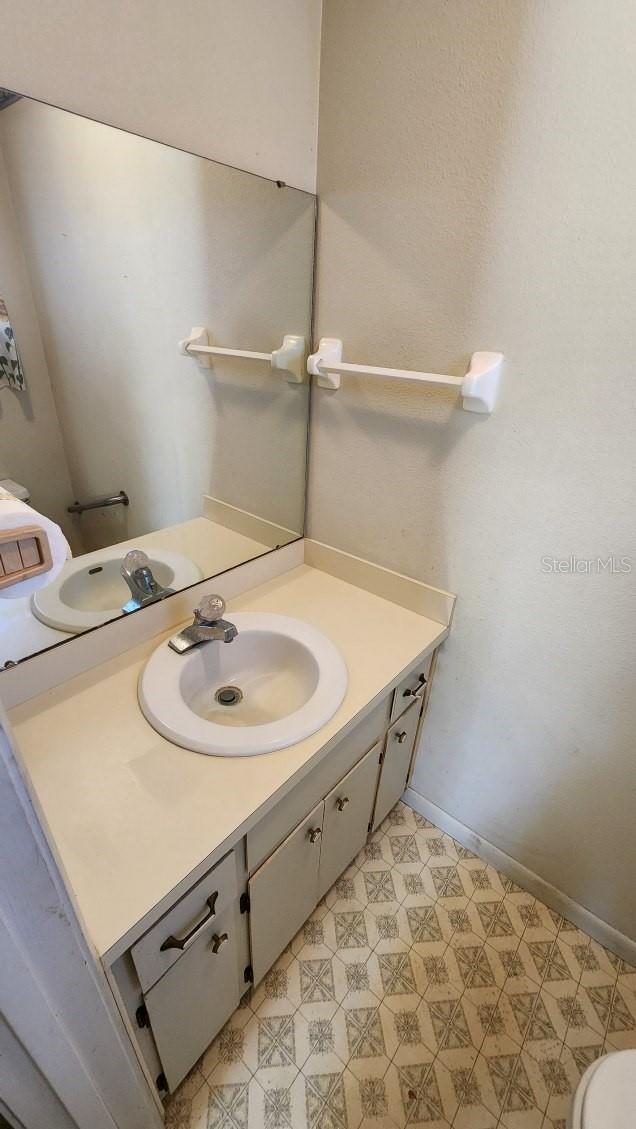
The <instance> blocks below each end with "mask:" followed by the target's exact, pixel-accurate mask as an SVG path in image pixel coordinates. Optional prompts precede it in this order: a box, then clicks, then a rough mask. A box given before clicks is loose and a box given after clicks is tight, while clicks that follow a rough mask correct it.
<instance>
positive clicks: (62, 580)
mask: <svg viewBox="0 0 636 1129" xmlns="http://www.w3.org/2000/svg"><path fill="white" fill-rule="evenodd" d="M124 556H125V550H122V548H121V547H118V546H117V545H114V546H110V547H109V548H107V549H99V550H98V551H97V552H94V553H87V554H85V555H84V556H82V557H78V559H77V560H76V561H68V562H67V564H65V565H64V568H63V569H62V571H61V573H60V574H59V576H58V577H57V578H56V580H54V581H53V583H52V584H48V585H46V586H45V587H44V588H40V589H39V591H38V592H35V593H34V594H33V596H32V597H31V607H32V610H33V614H34V615H35V616H36V617H37V618H38V619H39V620H40V621H41V622H42V623H46V624H47V626H48V627H56V628H57V629H58V630H59V631H70V632H77V631H86V630H87V629H88V628H89V627H98V626H99V625H100V624H101V623H106V622H107V621H108V620H109V619H114V618H115V617H117V616H120V615H121V611H122V605H123V604H125V603H126V601H127V600H128V599H129V598H130V592H129V590H128V586H127V585H126V582H125V580H124V578H123V577H122V575H121V565H122V561H123V559H124ZM148 558H149V563H150V567H151V569H152V573H153V576H154V577H155V579H156V580H157V582H158V583H159V584H160V585H161V586H162V587H163V588H175V589H178V588H187V587H188V585H190V584H196V583H197V582H198V581H199V580H201V571H200V569H199V568H198V567H197V565H195V564H194V562H193V561H191V560H189V559H188V557H183V556H181V554H180V553H171V552H168V551H167V550H164V549H159V548H153V549H149V550H148Z"/></svg>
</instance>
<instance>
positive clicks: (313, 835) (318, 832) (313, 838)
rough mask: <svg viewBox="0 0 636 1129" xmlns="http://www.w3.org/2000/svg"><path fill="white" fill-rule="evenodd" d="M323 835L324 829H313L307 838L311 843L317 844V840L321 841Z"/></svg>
mask: <svg viewBox="0 0 636 1129" xmlns="http://www.w3.org/2000/svg"><path fill="white" fill-rule="evenodd" d="M321 835H322V827H312V828H310V830H309V832H308V835H307V838H308V839H309V842H310V843H315V842H316V839H319V838H320V836H321Z"/></svg>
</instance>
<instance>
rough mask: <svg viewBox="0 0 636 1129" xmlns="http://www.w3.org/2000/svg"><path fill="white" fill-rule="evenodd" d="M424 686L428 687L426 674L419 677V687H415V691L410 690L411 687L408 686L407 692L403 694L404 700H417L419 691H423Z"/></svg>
mask: <svg viewBox="0 0 636 1129" xmlns="http://www.w3.org/2000/svg"><path fill="white" fill-rule="evenodd" d="M422 686H426V675H425V674H420V675H418V679H417V686H416V687H415V689H414V690H412V689H411V688H410V686H407V688H406V690H405V691H404V693H403V694H402V697H403V698H417V695H418V693H419V691H420V690H421V689H422Z"/></svg>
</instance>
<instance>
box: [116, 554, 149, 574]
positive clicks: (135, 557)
mask: <svg viewBox="0 0 636 1129" xmlns="http://www.w3.org/2000/svg"><path fill="white" fill-rule="evenodd" d="M149 564H150V560H149V557H148V554H147V553H144V551H143V549H131V550H130V551H129V552H128V553H126V556H125V557H124V560H123V562H122V566H121V570H122V573H123V572H124V569H126V570H127V571H128V572H130V573H133V572H135V571H136V570H137V569H138V568H147V567H148V565H149Z"/></svg>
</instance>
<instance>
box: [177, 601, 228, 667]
mask: <svg viewBox="0 0 636 1129" xmlns="http://www.w3.org/2000/svg"><path fill="white" fill-rule="evenodd" d="M224 611H225V601H224V600H223V598H222V597H221V596H203V597H202V599H201V603H200V604H199V607H198V608H195V609H194V620H193V621H192V623H191V624H190V626H189V627H184V628H183V631H180V632H179V633H178V634H177V635H173V636H172V639H169V640H168V646H169V647H172V650H173V651H176V652H177V654H178V655H183V654H184V653H185V652H186V651H189V650H190V649H191V648H192V647H196V646H198V644H199V643H206V642H207V641H208V640H211V639H218V640H221V642H223V643H231V642H232V640H233V639H236V636H237V635H238V627H235V626H234V624H233V623H230V622H229V621H228V620H227V619H223V613H224Z"/></svg>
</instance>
